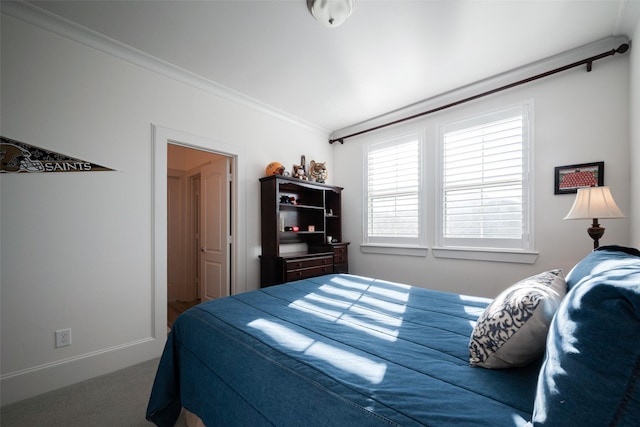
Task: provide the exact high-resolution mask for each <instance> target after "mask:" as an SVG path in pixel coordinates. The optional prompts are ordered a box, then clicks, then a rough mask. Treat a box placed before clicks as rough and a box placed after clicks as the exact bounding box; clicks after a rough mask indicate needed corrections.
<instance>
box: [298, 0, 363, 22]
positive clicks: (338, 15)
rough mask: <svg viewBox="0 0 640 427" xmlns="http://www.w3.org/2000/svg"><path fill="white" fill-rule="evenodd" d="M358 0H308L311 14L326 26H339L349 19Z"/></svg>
mask: <svg viewBox="0 0 640 427" xmlns="http://www.w3.org/2000/svg"><path fill="white" fill-rule="evenodd" d="M355 3H356V0H307V6H308V7H309V10H310V11H311V14H312V15H313V16H314V17H315V18H316V19H317V20H318V22H320V23H321V24H322V25H324V26H325V27H331V28H332V27H338V26H340V25H342V24H343V23H344V21H346V20H347V18H348V17H349V15H351V12H353V8H354V6H355Z"/></svg>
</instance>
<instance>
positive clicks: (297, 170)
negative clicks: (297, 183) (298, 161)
mask: <svg viewBox="0 0 640 427" xmlns="http://www.w3.org/2000/svg"><path fill="white" fill-rule="evenodd" d="M293 177H294V178H298V179H303V180H305V181H306V180H307V174H306V173H304V168H303V167H302V166H300V165H293Z"/></svg>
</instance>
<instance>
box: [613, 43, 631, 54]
mask: <svg viewBox="0 0 640 427" xmlns="http://www.w3.org/2000/svg"><path fill="white" fill-rule="evenodd" d="M628 50H629V43H624V44H621V45H620V46H618V48H617V49H616V52H618V53H625V52H626V51H628Z"/></svg>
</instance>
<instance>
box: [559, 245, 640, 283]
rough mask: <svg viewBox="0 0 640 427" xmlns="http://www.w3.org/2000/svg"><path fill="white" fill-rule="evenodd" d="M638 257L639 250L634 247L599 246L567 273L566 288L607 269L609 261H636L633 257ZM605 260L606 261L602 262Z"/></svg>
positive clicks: (639, 254) (639, 255)
mask: <svg viewBox="0 0 640 427" xmlns="http://www.w3.org/2000/svg"><path fill="white" fill-rule="evenodd" d="M633 256H635V257H640V251H638V250H637V249H635V248H627V247H624V246H616V245H612V246H601V247H600V248H598V249H596V250H594V251H593V252H591V253H590V254H589V255H587V256H586V257H584V258H583V259H582V260H581V261H580V262H579V263H578V264H576V266H575V267H573V269H572V270H571V271H570V272H569V274H567V277H566V281H567V288H568V289H571V288H573V287H574V286H575V285H577V284H578V283H580V281H582V280H584V279H588V278H589V277H591V276H592V275H594V274H598V273H599V271H600V270H602V269H603V268H604V269H609V268H611V267H610V264H609V263H608V262H609V261H613V262H614V265H615V262H617V261H621V262H623V263H624V262H637V261H638V260H637V259H635V258H633ZM603 261H607V263H603Z"/></svg>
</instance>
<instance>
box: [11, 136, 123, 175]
mask: <svg viewBox="0 0 640 427" xmlns="http://www.w3.org/2000/svg"><path fill="white" fill-rule="evenodd" d="M0 161H1V162H2V165H1V166H0V173H26V172H37V173H40V172H96V171H112V170H113V169H110V168H107V167H104V166H100V165H97V164H95V163H91V162H87V161H85V160H80V159H74V158H73V157H68V156H65V155H63V154H60V153H56V152H53V151H49V150H45V149H42V148H39V147H35V146H33V145H29V144H26V143H24V142H18V141H14V140H13V139H9V138H5V137H4V136H0Z"/></svg>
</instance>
